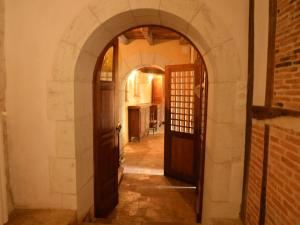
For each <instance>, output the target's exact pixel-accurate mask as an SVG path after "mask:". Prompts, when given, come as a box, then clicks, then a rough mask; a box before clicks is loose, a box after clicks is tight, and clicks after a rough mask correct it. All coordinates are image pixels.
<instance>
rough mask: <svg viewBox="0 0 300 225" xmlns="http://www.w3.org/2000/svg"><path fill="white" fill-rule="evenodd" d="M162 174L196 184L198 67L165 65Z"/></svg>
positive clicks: (198, 137)
mask: <svg viewBox="0 0 300 225" xmlns="http://www.w3.org/2000/svg"><path fill="white" fill-rule="evenodd" d="M165 79H166V80H165V87H166V88H165V89H166V101H165V102H166V103H165V104H166V112H165V175H167V176H171V177H173V178H177V179H179V180H182V181H186V182H189V183H191V184H194V185H196V183H197V178H198V162H199V155H200V135H199V130H200V129H199V120H200V117H199V114H200V109H199V105H200V98H199V97H197V96H196V95H195V87H197V86H199V84H200V75H199V68H198V67H197V66H196V65H194V64H184V65H170V66H166V75H165Z"/></svg>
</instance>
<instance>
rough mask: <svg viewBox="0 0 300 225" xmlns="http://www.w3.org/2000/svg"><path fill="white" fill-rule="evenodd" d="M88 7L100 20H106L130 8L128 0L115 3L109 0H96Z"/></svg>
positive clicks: (119, 0)
mask: <svg viewBox="0 0 300 225" xmlns="http://www.w3.org/2000/svg"><path fill="white" fill-rule="evenodd" d="M88 7H89V9H90V10H91V12H92V13H93V14H94V15H95V16H96V17H97V19H98V21H99V22H104V21H106V20H108V19H110V18H112V17H113V16H116V15H118V14H120V13H122V12H125V11H128V10H130V6H129V1H128V0H118V1H116V2H115V3H113V4H112V2H111V1H107V0H94V1H92V2H91V3H90V4H89V6H88Z"/></svg>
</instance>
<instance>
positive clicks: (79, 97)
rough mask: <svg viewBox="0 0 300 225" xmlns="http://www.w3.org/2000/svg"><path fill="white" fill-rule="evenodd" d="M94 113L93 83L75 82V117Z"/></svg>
mask: <svg viewBox="0 0 300 225" xmlns="http://www.w3.org/2000/svg"><path fill="white" fill-rule="evenodd" d="M92 113H93V85H92V83H82V82H76V83H75V118H81V117H86V116H90V115H91V114H92Z"/></svg>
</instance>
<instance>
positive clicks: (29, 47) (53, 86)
mask: <svg viewBox="0 0 300 225" xmlns="http://www.w3.org/2000/svg"><path fill="white" fill-rule="evenodd" d="M5 3H6V4H7V13H6V25H7V26H6V28H5V31H6V32H5V37H6V42H5V47H6V48H5V49H6V50H5V51H6V56H7V73H8V74H9V76H8V80H7V112H8V129H9V151H10V160H9V161H10V162H11V165H10V175H11V183H12V189H13V196H14V199H15V203H16V206H17V207H26V208H41V207H44V208H46V207H47V208H49V207H54V208H72V209H77V211H78V217H79V219H82V217H83V216H84V214H85V213H86V212H87V211H88V210H89V209H90V207H92V205H93V167H92V163H91V162H92V147H93V145H92V103H91V97H92V83H91V80H92V74H93V70H94V66H95V62H96V59H97V56H98V54H99V53H100V51H101V50H102V49H103V47H104V46H105V45H106V44H107V43H108V41H110V40H111V39H112V38H113V37H114V36H116V35H117V34H118V33H120V32H122V31H124V30H126V29H128V28H131V27H134V26H137V25H141V24H160V25H164V26H170V27H172V28H173V29H175V30H178V31H180V32H181V33H183V34H185V35H186V36H187V37H189V38H190V39H191V41H193V42H194V44H195V45H196V47H197V48H198V49H199V50H200V51H201V53H202V55H203V56H204V60H205V62H206V64H207V67H208V74H209V82H210V83H209V109H208V114H209V116H208V118H209V121H208V132H207V135H208V141H207V158H206V168H205V170H206V177H205V187H204V198H205V199H204V214H205V218H212V217H229V218H236V217H238V213H239V207H240V201H241V189H242V173H243V172H242V171H243V149H244V143H243V140H244V124H245V118H244V117H245V103H246V102H245V101H246V77H247V41H248V39H247V38H248V33H247V32H248V3H247V2H246V1H240V0H228V1H226V2H225V1H222V0H211V1H209V2H207V1H204V0H188V1H181V0H171V1H170V0H161V1H159V0H154V1H146V0H114V1H104V0H97V1H96V0H94V1H91V2H90V1H85V0H75V1H74V0H72V1H71V0H54V1H47V2H45V1H42V2H41V1H35V0H28V1H26V2H24V1H21V0H19V1H9V0H7V1H6V2H5ZM132 69H134V68H129V71H130V70H132ZM224 143H225V144H224Z"/></svg>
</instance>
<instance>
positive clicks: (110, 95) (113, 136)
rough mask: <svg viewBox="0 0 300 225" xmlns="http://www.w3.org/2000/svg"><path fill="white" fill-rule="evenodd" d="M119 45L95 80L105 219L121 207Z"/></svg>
mask: <svg viewBox="0 0 300 225" xmlns="http://www.w3.org/2000/svg"><path fill="white" fill-rule="evenodd" d="M116 56H117V42H113V43H111V45H110V46H108V47H107V48H106V49H105V50H104V51H103V54H102V56H100V58H99V60H98V63H97V66H96V70H95V80H94V174H95V180H94V191H95V193H94V202H95V216H96V217H103V216H106V215H107V214H108V213H110V212H111V211H112V210H113V209H114V207H115V206H116V205H117V204H118V164H119V157H118V155H119V153H118V151H119V148H118V144H117V143H118V142H116V140H117V132H116V126H115V83H114V82H115V71H116V70H115V67H116V60H117V57H116Z"/></svg>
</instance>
